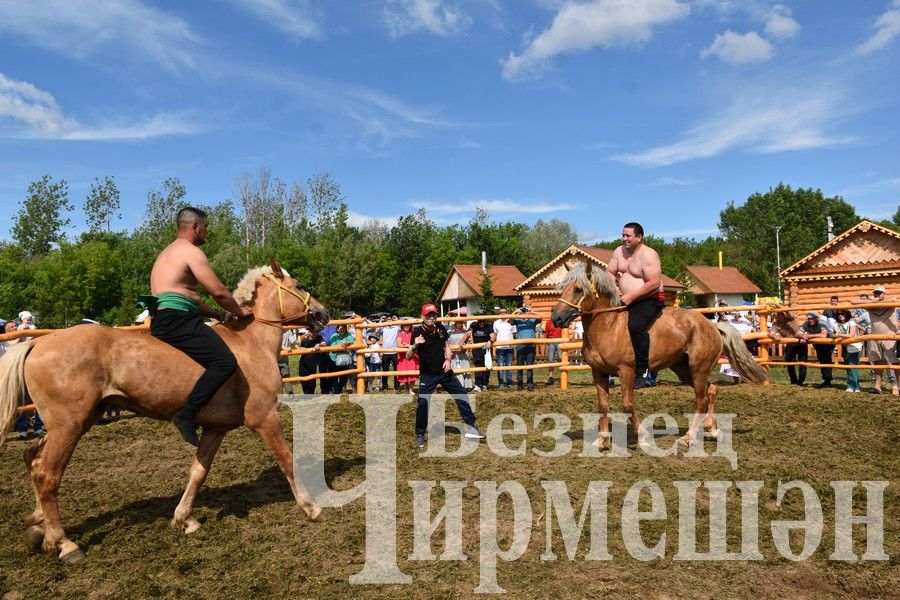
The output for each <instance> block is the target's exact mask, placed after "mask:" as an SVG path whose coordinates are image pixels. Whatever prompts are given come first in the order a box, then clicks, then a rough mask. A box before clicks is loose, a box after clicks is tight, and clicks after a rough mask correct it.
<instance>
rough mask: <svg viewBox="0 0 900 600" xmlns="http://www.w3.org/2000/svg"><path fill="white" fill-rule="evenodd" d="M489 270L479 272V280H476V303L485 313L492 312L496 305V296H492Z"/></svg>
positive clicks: (492, 290) (492, 287)
mask: <svg viewBox="0 0 900 600" xmlns="http://www.w3.org/2000/svg"><path fill="white" fill-rule="evenodd" d="M489 273H490V270H488V271H485V272H483V273H482V274H481V281H479V282H478V287H479V292H480V293H481V294H480V295H479V296H478V305H479V306H481V312H482V314H485V315H490V314H493V312H494V307H495V306H496V305H497V298H496V297H495V296H494V286H493V284H492V283H491V277H490V274H489Z"/></svg>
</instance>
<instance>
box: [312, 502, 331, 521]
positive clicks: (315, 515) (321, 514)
mask: <svg viewBox="0 0 900 600" xmlns="http://www.w3.org/2000/svg"><path fill="white" fill-rule="evenodd" d="M307 514H308V515H309V520H310V521H315V522H316V523H324V522H325V521H327V520H328V515H327V514H325V509H324V508H322V507H321V506H316V507H315V508H314V509H313V510H312V511H310V512H309V513H307Z"/></svg>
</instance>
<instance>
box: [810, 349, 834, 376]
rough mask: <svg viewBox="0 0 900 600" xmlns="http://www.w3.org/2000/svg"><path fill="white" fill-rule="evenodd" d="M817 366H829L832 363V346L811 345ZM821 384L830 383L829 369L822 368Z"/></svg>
mask: <svg viewBox="0 0 900 600" xmlns="http://www.w3.org/2000/svg"><path fill="white" fill-rule="evenodd" d="M813 348H814V349H815V351H816V358H818V359H819V364H821V365H830V364H832V363H833V362H834V357H833V355H834V346H827V345H825V344H813ZM822 383H831V367H822Z"/></svg>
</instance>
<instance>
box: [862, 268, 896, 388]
mask: <svg viewBox="0 0 900 600" xmlns="http://www.w3.org/2000/svg"><path fill="white" fill-rule="evenodd" d="M885 292H886V290H885V288H884V286H883V285H878V286H875V289H874V290H872V299H871V300H868V299H864V298H862V297H860V299H859V300H854V301H853V302H852V304H862V303H866V304H869V303H875V302H896V300H894V299H893V298H888V297H887V296H885ZM868 311H869V319H870V320H871V322H872V333H873V334H882V335H890V334H894V335H896V334H897V332H898V331H900V328H898V327H897V322H896V321H895V320H894V312H895V309H893V308H883V309H881V310H879V309H877V308H869V309H868ZM868 350H869V361H870V362H871V363H872V364H878V365H896V364H897V342H895V341H892V340H869V341H868ZM891 370H892V371H893V372H894V380H895V381H896V383H897V384H900V369H891ZM882 372H883V371H881V370H877V371H875V387H874V388H873V389H872V393H873V394H880V393H881V392H882V388H881V378H882ZM891 392H892V393H893V394H894V395H897V394H898V393H900V390H898V388H897V385H894V386H893V389H892V390H891Z"/></svg>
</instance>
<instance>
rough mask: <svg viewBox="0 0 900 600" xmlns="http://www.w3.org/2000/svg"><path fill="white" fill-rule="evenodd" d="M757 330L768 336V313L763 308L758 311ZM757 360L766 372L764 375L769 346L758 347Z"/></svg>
mask: <svg viewBox="0 0 900 600" xmlns="http://www.w3.org/2000/svg"><path fill="white" fill-rule="evenodd" d="M758 314H759V330H760V331H761V332H766V334H767V335H768V332H769V311H767V310H766V309H765V308H762V309H760V311H759V313H758ZM759 358H760V359H761V360H762V363H763V368H764V369H765V370H766V373H768V372H769V344H760V345H759Z"/></svg>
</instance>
